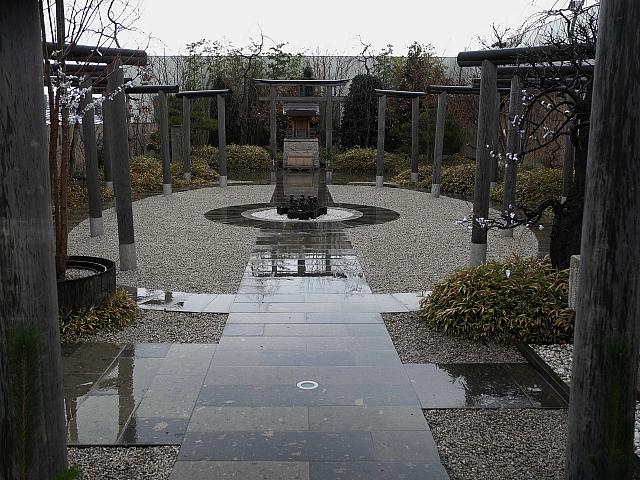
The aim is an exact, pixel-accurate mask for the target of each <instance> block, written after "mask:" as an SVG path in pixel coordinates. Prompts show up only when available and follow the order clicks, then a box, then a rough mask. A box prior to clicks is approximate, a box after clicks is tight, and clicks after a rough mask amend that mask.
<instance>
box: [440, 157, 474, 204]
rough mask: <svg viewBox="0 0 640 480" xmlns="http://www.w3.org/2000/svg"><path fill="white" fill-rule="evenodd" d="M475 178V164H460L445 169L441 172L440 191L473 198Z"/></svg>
mask: <svg viewBox="0 0 640 480" xmlns="http://www.w3.org/2000/svg"><path fill="white" fill-rule="evenodd" d="M475 176H476V165H475V163H462V164H460V165H454V166H452V167H449V168H445V169H443V171H442V183H441V184H440V185H441V186H440V189H441V190H442V192H443V193H448V194H450V195H460V196H463V197H473V189H474V179H475Z"/></svg>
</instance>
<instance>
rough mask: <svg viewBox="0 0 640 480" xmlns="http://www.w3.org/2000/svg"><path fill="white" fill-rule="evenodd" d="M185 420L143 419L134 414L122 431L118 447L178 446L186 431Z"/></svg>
mask: <svg viewBox="0 0 640 480" xmlns="http://www.w3.org/2000/svg"><path fill="white" fill-rule="evenodd" d="M188 423H189V420H188V419H186V418H167V417H156V418H144V417H137V416H136V415H135V413H134V415H133V416H132V418H131V419H130V420H129V422H128V423H127V426H126V427H125V429H124V430H123V432H122V434H121V435H120V438H119V439H118V444H120V445H180V444H181V443H182V439H183V437H184V435H185V433H186V431H187V425H188Z"/></svg>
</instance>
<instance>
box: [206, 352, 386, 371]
mask: <svg viewBox="0 0 640 480" xmlns="http://www.w3.org/2000/svg"><path fill="white" fill-rule="evenodd" d="M394 354H395V353H394ZM395 356H396V358H397V355H395ZM363 361H364V360H363ZM213 365H215V366H216V367H220V366H264V367H269V366H271V367H274V366H332V365H351V366H356V365H358V362H357V361H356V357H355V354H352V353H350V352H343V351H340V352H296V351H263V352H260V351H254V352H251V351H233V350H220V351H219V352H218V353H216V355H215V357H214V359H213Z"/></svg>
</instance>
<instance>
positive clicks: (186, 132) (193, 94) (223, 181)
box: [176, 88, 231, 187]
mask: <svg viewBox="0 0 640 480" xmlns="http://www.w3.org/2000/svg"><path fill="white" fill-rule="evenodd" d="M229 95H231V90H230V89H228V88H226V89H221V90H186V91H183V92H179V93H177V94H176V97H178V98H180V97H181V98H182V161H183V165H184V179H185V180H191V99H193V98H208V97H216V99H217V102H218V175H219V177H218V178H219V180H218V182H219V185H220V186H221V187H226V186H227V175H228V172H227V129H226V124H225V108H226V107H225V105H226V101H225V97H227V96H229Z"/></svg>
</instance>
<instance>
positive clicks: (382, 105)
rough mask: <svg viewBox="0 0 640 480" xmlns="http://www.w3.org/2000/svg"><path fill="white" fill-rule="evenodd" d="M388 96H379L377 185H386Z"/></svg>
mask: <svg viewBox="0 0 640 480" xmlns="http://www.w3.org/2000/svg"><path fill="white" fill-rule="evenodd" d="M386 109H387V96H386V95H380V96H379V97H378V157H377V161H376V187H377V188H382V187H383V186H384V130H385V113H386Z"/></svg>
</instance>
